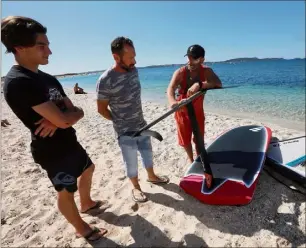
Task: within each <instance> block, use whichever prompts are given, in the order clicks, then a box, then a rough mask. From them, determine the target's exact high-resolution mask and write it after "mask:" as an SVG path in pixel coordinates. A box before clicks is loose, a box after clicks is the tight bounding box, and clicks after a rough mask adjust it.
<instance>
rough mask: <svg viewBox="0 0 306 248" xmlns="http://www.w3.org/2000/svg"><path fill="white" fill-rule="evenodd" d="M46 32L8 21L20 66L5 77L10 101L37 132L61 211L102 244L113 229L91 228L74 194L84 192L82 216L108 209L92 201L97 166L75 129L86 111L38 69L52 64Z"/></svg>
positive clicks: (35, 140) (26, 21)
mask: <svg viewBox="0 0 306 248" xmlns="http://www.w3.org/2000/svg"><path fill="white" fill-rule="evenodd" d="M46 33H47V28H46V27H44V26H42V25H41V24H40V23H39V22H37V21H35V20H33V19H31V18H27V17H22V16H9V17H7V18H4V19H2V21H1V41H2V43H3V44H4V46H5V47H6V49H7V52H8V53H13V55H14V57H15V61H16V64H15V65H13V66H12V67H11V68H10V70H9V72H8V73H7V75H6V77H5V81H4V86H3V91H4V97H5V100H6V102H7V103H8V105H9V107H10V108H11V109H12V111H13V112H14V113H15V115H16V116H17V117H18V118H19V119H20V120H21V121H22V122H23V124H24V125H25V126H26V127H27V128H28V129H29V130H30V132H31V138H32V142H31V153H32V156H33V159H34V161H35V162H36V163H38V164H40V165H41V167H42V168H43V169H44V170H45V171H46V172H47V175H48V178H49V179H50V181H51V183H52V184H53V186H54V188H55V190H56V191H57V203H58V208H59V210H60V212H61V213H62V214H63V216H64V217H65V218H66V219H67V221H68V222H69V223H70V224H72V225H73V227H74V228H75V230H76V236H77V237H84V238H86V239H87V240H97V239H100V238H101V237H102V236H104V235H105V234H106V233H107V230H106V229H104V228H100V229H99V228H96V227H93V226H91V225H89V224H88V223H86V222H85V221H84V220H83V219H82V218H81V216H80V213H79V212H78V208H77V206H76V203H75V200H74V193H75V192H76V191H77V190H79V194H80V202H81V209H80V212H82V213H87V211H88V210H90V209H92V208H97V207H99V206H101V204H102V201H93V200H92V198H91V196H90V188H91V181H92V175H93V172H94V168H95V165H94V164H93V162H92V161H91V159H90V157H89V156H88V155H87V153H86V151H85V150H84V148H83V147H82V146H81V144H80V143H79V142H78V141H77V137H76V131H75V129H74V128H73V127H72V126H73V125H74V124H75V123H77V122H78V121H79V120H80V119H81V118H83V116H84V112H83V110H82V109H81V108H79V107H76V106H74V105H73V103H72V102H71V100H70V99H69V98H68V97H67V95H66V94H65V92H64V90H63V87H62V85H61V84H60V82H59V81H58V80H57V79H56V78H55V77H53V76H51V75H50V74H47V73H45V72H42V71H41V70H39V69H38V67H39V65H46V64H48V63H49V61H48V59H49V56H50V54H52V53H51V50H50V48H49V41H48V37H47V35H46ZM78 177H79V184H78V185H77V178H78Z"/></svg>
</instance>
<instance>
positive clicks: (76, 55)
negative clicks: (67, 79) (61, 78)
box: [1, 1, 305, 75]
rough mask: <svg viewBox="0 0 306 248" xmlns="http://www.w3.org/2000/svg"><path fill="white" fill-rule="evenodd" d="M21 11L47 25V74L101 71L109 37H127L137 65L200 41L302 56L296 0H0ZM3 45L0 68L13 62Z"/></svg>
mask: <svg viewBox="0 0 306 248" xmlns="http://www.w3.org/2000/svg"><path fill="white" fill-rule="evenodd" d="M8 15H23V16H28V17H31V18H34V19H36V20H38V21H40V22H41V23H42V24H43V25H45V26H47V28H48V33H47V35H48V38H49V40H50V43H51V45H50V46H51V50H52V52H53V54H52V55H51V57H50V59H49V61H50V62H49V65H46V66H43V67H40V69H42V70H44V71H46V72H48V73H51V74H61V73H68V72H83V71H92V70H103V69H106V68H108V67H109V66H111V65H112V64H113V58H112V55H111V52H110V43H111V41H112V40H113V39H114V38H115V37H117V36H128V37H129V38H131V39H132V40H133V41H134V44H135V46H136V53H137V57H136V60H137V65H138V66H147V65H153V64H172V63H185V61H186V58H184V54H185V53H186V50H187V47H188V46H189V45H191V44H195V43H198V44H201V45H202V46H203V47H204V48H205V50H206V61H220V60H226V59H230V58H235V57H259V58H263V57H283V58H295V57H305V3H304V2H303V1H296V2H293V1H288V2H285V1H271V2H268V1H253V2H252V1H236V2H234V1H214V2H208V1H202V2H201V1H195V2H191V1H178V2H174V1H168V2H162V1H155V2H154V1H152V2H148V1H142V2H141V1H135V2H132V1H123V2H119V1H110V2H103V1H92V2H89V1H88V2H87V1H65V2H61V1H54V2H52V1H32V2H30V1H29V2H26V1H20V2H17V1H2V17H6V16H8ZM1 50H2V63H1V64H2V75H5V74H6V73H7V71H8V70H9V68H10V66H11V65H12V63H14V59H13V56H12V55H11V54H5V47H4V46H3V45H2V46H1Z"/></svg>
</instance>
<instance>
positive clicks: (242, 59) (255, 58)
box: [216, 57, 305, 63]
mask: <svg viewBox="0 0 306 248" xmlns="http://www.w3.org/2000/svg"><path fill="white" fill-rule="evenodd" d="M303 59H305V58H294V59H284V58H262V59H259V58H257V57H250V58H235V59H228V60H225V61H222V62H248V61H257V60H261V61H262V60H274V61H275V60H303ZM216 63H217V62H216Z"/></svg>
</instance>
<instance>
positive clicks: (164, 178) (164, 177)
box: [147, 176, 170, 184]
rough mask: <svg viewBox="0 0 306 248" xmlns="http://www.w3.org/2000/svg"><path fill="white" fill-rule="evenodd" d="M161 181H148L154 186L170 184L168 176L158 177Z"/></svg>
mask: <svg viewBox="0 0 306 248" xmlns="http://www.w3.org/2000/svg"><path fill="white" fill-rule="evenodd" d="M157 177H158V178H159V180H155V181H151V180H149V179H147V182H149V183H152V184H167V183H169V181H170V179H169V178H168V177H166V176H157Z"/></svg>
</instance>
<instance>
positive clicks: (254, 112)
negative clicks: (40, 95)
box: [59, 59, 305, 129]
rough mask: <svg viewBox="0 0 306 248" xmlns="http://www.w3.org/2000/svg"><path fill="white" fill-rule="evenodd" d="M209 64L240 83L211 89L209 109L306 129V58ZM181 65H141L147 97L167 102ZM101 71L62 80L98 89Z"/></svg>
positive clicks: (229, 81) (69, 85)
mask: <svg viewBox="0 0 306 248" xmlns="http://www.w3.org/2000/svg"><path fill="white" fill-rule="evenodd" d="M206 65H207V66H209V67H211V68H212V69H213V70H214V71H215V72H216V73H217V75H218V76H219V77H220V79H221V81H222V83H223V85H224V86H227V85H239V87H237V88H232V89H226V90H225V89H224V90H213V91H209V92H207V95H206V97H205V102H204V106H205V109H206V111H213V112H217V113H221V114H227V115H231V116H236V117H249V118H255V119H259V120H264V121H271V122H274V123H278V124H285V126H294V127H297V128H299V129H304V125H305V59H293V60H255V61H249V62H216V63H206ZM178 67H179V66H160V67H146V68H138V70H139V76H140V81H141V85H142V98H143V100H151V101H158V102H163V103H166V94H165V92H166V88H167V86H168V84H169V82H170V79H171V77H172V74H173V72H174V71H175V70H176V69H177V68H178ZM103 69H106V68H101V70H103ZM100 74H101V73H98V74H92V75H84V76H72V77H66V78H61V79H59V80H60V82H61V83H62V84H63V86H64V87H65V88H72V87H73V85H74V84H75V83H76V82H78V83H79V86H80V87H82V88H84V89H85V90H86V91H88V92H90V93H94V92H95V87H96V81H97V79H98V78H99V76H100ZM287 124H288V125H287ZM283 126H284V125H283Z"/></svg>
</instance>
